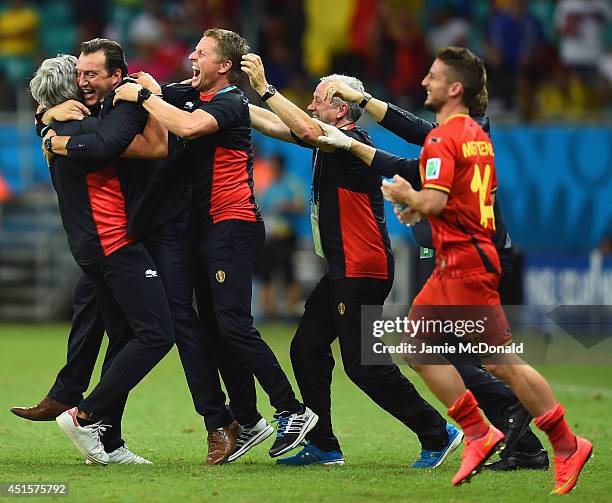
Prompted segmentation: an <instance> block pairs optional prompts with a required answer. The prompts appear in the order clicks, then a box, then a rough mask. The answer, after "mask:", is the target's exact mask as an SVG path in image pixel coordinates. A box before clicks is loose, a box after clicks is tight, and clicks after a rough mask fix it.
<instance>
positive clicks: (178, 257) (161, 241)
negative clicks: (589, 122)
mask: <svg viewBox="0 0 612 503" xmlns="http://www.w3.org/2000/svg"><path fill="white" fill-rule="evenodd" d="M192 223H193V222H192V215H191V211H190V210H189V209H187V210H185V211H184V212H183V213H181V214H180V215H179V216H177V217H176V218H174V219H173V220H171V221H169V222H167V223H166V224H164V225H162V226H160V227H158V228H157V229H155V230H154V231H152V232H151V233H150V234H148V235H147V236H146V238H145V239H144V240H143V242H144V244H145V246H146V248H147V250H148V251H149V253H150V254H151V256H152V257H153V260H154V262H155V264H156V265H157V271H158V273H159V275H160V277H161V279H162V282H163V284H164V288H165V291H166V296H167V298H168V304H169V307H170V315H171V317H172V323H173V325H174V333H175V342H176V346H177V348H178V352H179V356H180V358H181V363H182V365H183V370H184V371H185V377H186V379H187V384H188V386H189V390H190V392H191V397H192V399H193V404H194V406H195V409H196V411H197V412H198V414H200V415H201V416H203V417H204V422H205V424H206V428H207V429H209V430H210V429H216V428H220V427H222V426H226V425H228V424H229V423H231V422H232V420H233V417H232V414H231V412H230V411H229V410H228V408H227V407H226V406H225V394H224V393H223V390H222V388H221V383H220V381H219V373H218V372H217V363H216V361H215V354H214V348H213V345H212V340H211V337H210V336H209V334H208V333H207V332H206V331H205V330H204V328H203V326H202V324H201V323H200V320H199V318H198V315H197V314H196V313H195V310H194V308H193V284H194V274H195V273H194V271H195V269H194V267H195V263H194V261H195V245H196V243H195V238H196V233H195V229H194V227H193V225H192Z"/></svg>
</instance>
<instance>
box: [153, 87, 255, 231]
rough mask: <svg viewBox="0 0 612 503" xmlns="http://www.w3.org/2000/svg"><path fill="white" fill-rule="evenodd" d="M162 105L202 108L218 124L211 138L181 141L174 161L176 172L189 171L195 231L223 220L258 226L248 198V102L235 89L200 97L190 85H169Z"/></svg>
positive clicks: (252, 199)
mask: <svg viewBox="0 0 612 503" xmlns="http://www.w3.org/2000/svg"><path fill="white" fill-rule="evenodd" d="M163 95H164V100H165V101H167V102H168V103H171V104H172V105H174V106H175V107H177V108H180V109H181V110H185V111H187V112H193V111H194V110H197V109H202V110H204V111H205V112H208V113H209V114H211V115H212V116H213V117H214V118H215V119H216V120H217V123H218V124H219V130H218V131H217V132H215V133H212V134H208V135H204V136H200V137H199V138H195V139H193V140H189V141H183V140H182V139H179V141H182V142H183V143H184V145H185V148H184V149H183V151H182V152H181V153H180V154H179V155H177V156H176V157H175V159H174V163H175V164H177V165H179V166H180V167H179V168H178V169H187V170H190V171H191V176H192V180H193V203H194V207H195V209H196V212H197V214H198V217H199V220H200V230H201V231H204V232H205V231H206V229H207V228H208V226H210V225H212V224H216V223H219V222H222V221H224V220H229V219H236V220H245V221H248V222H261V221H262V219H261V214H260V212H259V208H258V206H257V203H256V202H255V196H254V194H253V152H252V147H251V145H252V140H251V117H250V114H249V102H248V99H247V98H246V96H244V94H243V93H242V91H241V90H240V89H238V88H237V87H235V86H228V87H227V88H225V89H222V90H220V91H218V92H216V93H211V94H203V93H200V92H199V91H197V90H196V89H193V87H191V85H185V84H170V85H167V86H164V88H163Z"/></svg>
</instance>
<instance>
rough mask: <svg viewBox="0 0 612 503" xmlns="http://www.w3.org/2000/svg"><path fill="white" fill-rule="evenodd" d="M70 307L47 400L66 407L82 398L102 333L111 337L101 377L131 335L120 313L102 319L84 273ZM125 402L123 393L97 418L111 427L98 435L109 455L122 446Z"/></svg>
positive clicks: (92, 285)
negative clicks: (62, 359)
mask: <svg viewBox="0 0 612 503" xmlns="http://www.w3.org/2000/svg"><path fill="white" fill-rule="evenodd" d="M72 306H73V316H72V326H71V329H70V334H69V336H68V349H67V355H66V357H67V361H66V365H64V367H62V369H61V370H60V371H59V373H58V374H57V377H56V379H55V382H54V383H53V386H52V387H51V389H50V390H49V393H48V395H49V396H50V397H51V398H53V399H54V400H57V401H58V402H61V403H63V404H66V405H77V404H78V403H79V402H80V401H81V400H82V399H83V393H85V391H86V390H87V388H88V387H89V382H90V380H91V375H92V373H93V369H94V366H95V364H96V359H97V358H98V354H99V352H100V347H101V345H102V339H103V337H104V331H105V330H106V332H107V333H108V334H111V335H110V336H109V341H110V343H109V346H108V348H107V350H106V354H105V355H104V363H103V364H102V374H104V373H105V372H106V371H107V370H108V368H109V366H110V364H111V362H112V360H113V358H114V357H115V356H116V355H117V353H118V352H119V350H120V349H121V348H122V347H123V345H124V344H125V343H126V342H127V340H128V339H129V338H131V337H132V335H133V333H132V329H131V327H130V326H129V323H128V322H127V320H126V318H125V317H124V316H123V314H122V313H121V312H118V311H113V312H110V313H109V312H107V313H105V315H106V316H104V317H103V316H102V312H101V311H100V309H99V306H98V301H97V299H96V284H95V281H94V280H93V278H92V277H91V276H89V275H87V274H85V273H82V274H81V275H80V276H79V278H78V280H77V283H76V285H75V288H74V292H73V301H72ZM126 400H127V394H126V395H124V396H122V397H120V398H119V399H118V400H117V401H116V402H114V403H113V405H112V406H111V407H110V408H109V410H108V411H107V413H106V414H104V416H103V417H102V418H101V419H102V422H103V423H104V424H108V425H110V426H111V428H110V429H107V430H106V432H105V434H104V435H103V436H102V442H103V444H104V448H105V450H106V451H107V452H112V451H114V450H115V449H117V448H118V447H121V446H122V445H123V444H124V442H123V440H122V438H121V418H122V415H123V410H124V408H125V402H126Z"/></svg>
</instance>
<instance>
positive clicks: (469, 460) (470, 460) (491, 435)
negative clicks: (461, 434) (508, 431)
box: [453, 425, 504, 486]
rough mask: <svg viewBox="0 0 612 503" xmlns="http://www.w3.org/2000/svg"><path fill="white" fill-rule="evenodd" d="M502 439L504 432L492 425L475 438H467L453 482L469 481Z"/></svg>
mask: <svg viewBox="0 0 612 503" xmlns="http://www.w3.org/2000/svg"><path fill="white" fill-rule="evenodd" d="M503 440H504V434H503V433H502V432H501V431H499V430H498V429H497V428H495V427H494V426H491V425H489V431H487V433H486V434H485V435H483V436H482V437H480V438H478V439H476V440H468V439H467V437H466V440H465V447H464V448H463V452H462V453H461V467H459V471H458V472H457V474H456V475H455V476H454V477H453V484H454V485H456V486H458V485H459V484H462V483H463V482H469V481H470V480H471V478H472V477H473V476H474V475H476V474H477V473H479V472H480V470H482V467H483V466H484V464H485V463H486V461H487V459H489V458H490V457H491V456H493V454H495V452H497V450H498V448H499V447H500V444H502V442H503Z"/></svg>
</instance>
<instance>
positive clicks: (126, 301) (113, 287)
mask: <svg viewBox="0 0 612 503" xmlns="http://www.w3.org/2000/svg"><path fill="white" fill-rule="evenodd" d="M82 268H83V270H84V271H85V272H86V273H87V274H89V275H90V276H91V277H92V278H93V280H94V282H95V285H96V298H97V301H98V304H99V306H100V310H101V311H102V313H103V316H104V315H105V313H113V315H114V313H116V312H117V311H119V312H121V313H123V315H124V316H125V318H126V319H127V320H128V322H129V324H130V327H131V328H132V331H133V336H132V337H131V338H129V340H127V342H125V344H124V345H123V347H122V348H121V349H120V350H119V351H118V353H117V354H116V355H115V357H114V358H113V359H112V361H111V362H110V365H109V366H108V368H107V369H106V371H105V372H104V374H103V375H102V376H101V379H100V381H99V382H98V384H97V385H96V387H95V388H94V389H93V390H92V392H91V393H90V394H89V395H88V396H87V397H86V398H84V399H83V400H82V401H81V402H80V404H79V408H80V409H81V410H83V411H84V412H86V413H91V414H92V415H93V416H94V417H96V418H102V417H104V416H106V415H108V413H109V411H110V410H112V408H113V405H114V404H115V403H116V402H117V401H118V400H121V399H122V398H127V394H128V393H129V391H130V390H131V389H132V388H134V387H135V386H136V385H137V384H138V383H139V382H140V381H141V380H142V379H143V378H144V377H145V376H146V375H147V374H148V373H149V372H150V371H151V370H152V369H153V367H154V366H155V365H156V364H157V363H158V362H159V361H160V360H161V359H162V358H163V357H164V356H165V355H166V353H168V351H170V349H171V348H172V346H173V344H174V328H173V326H172V319H171V317H170V310H169V308H168V301H167V298H166V293H165V291H164V286H163V283H162V280H161V278H160V277H159V275H158V273H157V267H156V265H155V263H154V262H153V259H152V258H151V255H150V254H149V252H148V251H147V249H146V248H145V246H144V245H143V244H142V243H132V244H128V245H125V246H123V247H122V248H120V249H119V250H117V251H115V252H114V253H112V254H111V255H108V256H106V257H104V258H103V259H101V260H99V261H97V262H96V263H94V264H92V265H85V266H82ZM108 335H109V338H111V337H114V335H113V334H110V333H109V334H108ZM115 342H116V341H114V340H112V339H111V340H110V344H111V345H112V344H114V343H115Z"/></svg>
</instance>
